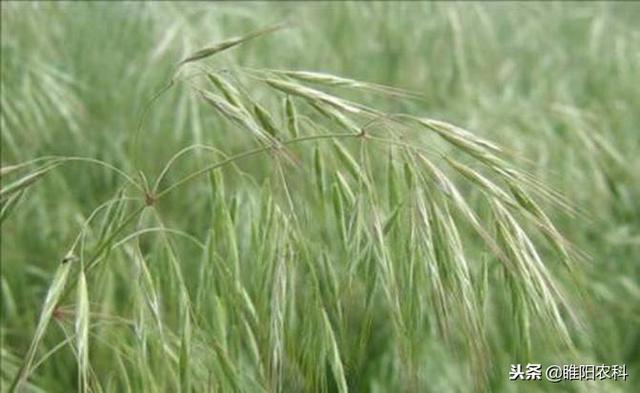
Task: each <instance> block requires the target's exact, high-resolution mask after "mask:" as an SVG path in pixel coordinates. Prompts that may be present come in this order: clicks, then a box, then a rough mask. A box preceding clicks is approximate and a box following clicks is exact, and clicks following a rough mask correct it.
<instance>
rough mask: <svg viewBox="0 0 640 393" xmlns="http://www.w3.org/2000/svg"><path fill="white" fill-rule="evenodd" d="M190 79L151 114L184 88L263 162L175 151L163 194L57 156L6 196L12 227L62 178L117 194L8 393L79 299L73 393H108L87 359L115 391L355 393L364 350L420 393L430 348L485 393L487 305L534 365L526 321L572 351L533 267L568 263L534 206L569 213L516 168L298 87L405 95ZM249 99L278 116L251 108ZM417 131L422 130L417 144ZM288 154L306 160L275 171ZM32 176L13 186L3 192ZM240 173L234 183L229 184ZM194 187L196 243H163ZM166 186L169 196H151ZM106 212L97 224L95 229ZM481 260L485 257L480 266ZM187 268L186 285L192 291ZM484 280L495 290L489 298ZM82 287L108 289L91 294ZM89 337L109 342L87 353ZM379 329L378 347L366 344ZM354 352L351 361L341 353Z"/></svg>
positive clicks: (460, 139) (219, 152) (58, 287)
mask: <svg viewBox="0 0 640 393" xmlns="http://www.w3.org/2000/svg"><path fill="white" fill-rule="evenodd" d="M275 30H276V28H267V29H264V30H259V31H258V32H256V33H250V34H249V35H247V36H244V37H242V38H238V39H232V40H229V41H224V42H222V43H221V44H218V45H214V46H212V47H210V48H207V49H203V50H200V51H197V52H195V53H193V54H191V55H189V56H187V57H186V58H185V59H184V60H183V61H181V62H180V63H178V64H179V67H180V69H185V68H188V67H191V66H195V64H194V63H195V62H197V61H201V60H205V59H207V60H208V59H212V60H213V59H215V57H214V55H216V54H218V53H220V52H221V51H223V50H225V49H228V48H231V47H234V46H236V45H239V44H241V43H243V42H246V41H248V40H249V39H251V38H254V37H257V36H260V35H263V34H266V33H267V32H271V31H275ZM198 70H199V74H198V77H199V78H192V79H189V80H188V81H185V82H182V81H179V79H174V77H173V76H172V78H171V82H170V83H169V84H168V85H167V86H168V88H167V89H164V90H163V91H162V92H161V94H160V95H157V96H155V97H154V98H153V99H152V103H155V102H157V100H159V99H160V97H161V96H162V95H163V94H165V92H166V91H169V90H168V89H171V88H172V87H174V85H177V84H183V85H185V86H186V87H187V88H189V89H191V90H192V91H193V92H194V94H196V96H197V97H199V98H201V99H202V102H203V104H207V105H208V106H207V108H208V109H209V110H211V111H212V112H213V113H214V114H215V115H216V118H217V120H218V123H217V124H218V126H219V127H228V126H230V125H231V126H232V127H233V132H234V133H236V134H237V135H245V134H247V135H248V137H249V138H248V140H249V141H253V142H254V143H255V145H254V146H252V147H251V148H248V149H246V150H243V151H240V152H234V151H232V150H231V149H228V148H226V146H223V145H220V146H212V145H202V144H194V145H190V146H187V147H184V148H181V149H179V150H178V152H177V153H176V154H175V155H174V156H173V157H172V158H171V159H170V160H169V161H168V162H166V163H164V164H163V165H162V166H161V167H160V171H159V174H158V176H156V179H155V180H156V182H155V183H149V182H148V181H147V179H153V178H152V176H151V175H152V174H151V173H146V172H143V171H140V172H138V173H137V176H136V175H132V174H129V173H127V172H126V171H125V170H123V169H120V168H118V167H116V166H113V165H111V164H108V163H106V162H102V161H100V160H97V159H93V158H82V157H60V158H52V159H50V160H49V161H41V162H44V164H40V165H41V166H40V167H38V168H37V169H34V170H33V171H32V172H30V173H29V174H27V175H25V176H24V177H21V178H19V179H18V180H16V181H14V182H12V183H10V184H9V185H8V186H6V187H5V186H3V188H2V191H1V194H0V195H2V200H3V203H6V205H3V216H4V215H5V213H4V211H5V207H6V206H15V200H16V199H15V198H17V197H16V196H15V195H20V193H21V192H23V191H24V190H25V189H26V187H28V186H31V185H32V184H33V183H34V182H35V180H37V179H38V178H40V177H42V176H43V175H45V174H46V173H48V172H50V171H52V170H54V169H57V167H58V166H59V165H60V164H61V163H63V162H74V161H75V162H80V161H83V162H90V163H94V164H98V165H100V167H101V168H103V169H104V168H106V169H108V170H110V171H111V172H115V173H116V174H118V175H119V178H121V180H122V184H121V187H120V188H119V189H118V191H117V193H116V194H115V196H114V197H113V198H111V199H110V201H109V202H107V203H106V204H104V205H103V206H100V207H98V208H97V209H96V210H95V211H94V214H91V215H90V216H89V218H88V219H87V220H86V221H85V224H84V225H83V226H82V228H81V231H80V234H79V235H78V237H77V238H76V239H77V240H76V242H75V243H74V244H73V247H72V249H74V251H75V248H76V247H79V249H80V252H79V254H80V257H79V259H78V260H77V261H75V260H74V261H66V260H65V263H62V264H61V265H60V267H59V268H58V272H57V273H56V275H55V277H54V279H53V281H52V282H51V284H50V289H49V292H48V295H47V296H46V299H45V302H44V305H43V306H42V311H41V312H40V318H39V322H38V323H37V325H36V329H35V333H34V335H33V338H32V341H31V345H30V347H29V349H28V351H27V353H26V355H25V356H24V359H23V364H22V367H21V368H20V369H19V371H18V372H17V373H16V375H15V377H14V379H13V383H12V385H11V386H10V388H9V390H10V391H16V390H17V389H19V387H20V386H21V385H22V384H24V383H25V382H27V381H28V380H29V378H32V377H33V376H32V374H31V372H32V370H33V367H32V366H33V364H34V361H36V359H37V355H38V347H39V346H40V344H41V342H42V341H43V338H44V336H45V334H46V333H47V330H48V329H49V325H50V322H51V320H52V318H53V317H54V312H55V310H56V307H58V306H59V305H60V304H61V302H64V301H72V300H69V299H68V297H69V296H68V294H69V293H72V289H75V291H76V292H75V293H76V300H75V305H76V307H75V311H74V313H75V332H74V334H75V337H76V338H75V340H73V341H72V342H75V346H76V355H77V362H78V382H77V388H78V389H79V390H81V391H91V390H100V389H101V388H103V386H106V385H107V384H108V383H111V382H107V377H105V376H104V375H101V373H100V371H99V370H97V367H96V366H95V365H93V364H92V353H94V352H95V351H96V350H97V351H102V352H104V353H109V354H110V356H111V357H112V358H116V359H117V361H118V364H120V365H121V366H120V370H119V371H117V372H115V371H114V373H115V374H116V375H115V376H113V377H111V378H113V380H115V382H113V385H111V386H115V388H114V389H127V390H134V391H135V390H150V391H168V390H175V389H182V390H183V391H190V390H197V391H201V390H205V389H209V388H211V389H214V390H221V391H289V390H294V391H295V390H300V391H328V390H337V391H339V392H347V391H349V390H350V386H355V385H357V384H358V383H362V382H361V378H363V377H362V375H361V374H362V373H365V372H367V370H366V367H365V366H362V356H361V354H360V353H358V352H362V351H366V350H370V349H371V348H372V347H375V346H377V345H381V346H390V347H393V348H395V349H394V350H392V351H390V352H389V353H391V354H392V355H388V356H393V360H391V362H392V363H393V364H392V365H391V367H393V368H394V372H395V374H396V375H399V376H400V377H399V378H398V381H397V382H396V384H395V385H394V386H396V387H398V388H399V389H408V390H412V389H413V390H416V389H417V390H419V389H420V388H421V386H420V384H421V378H422V376H421V371H420V370H421V367H422V366H421V363H422V360H421V353H420V352H421V350H423V348H417V347H420V340H421V338H423V337H426V336H429V335H437V337H440V338H441V339H442V340H443V341H444V342H446V344H447V345H448V346H449V347H450V348H454V349H456V350H457V351H458V352H459V353H458V354H457V356H458V357H459V358H460V359H465V358H467V359H468V360H466V361H465V362H464V364H465V367H466V368H469V369H470V370H471V372H470V375H471V378H473V385H474V386H475V389H476V390H478V391H481V390H484V389H486V388H487V383H488V382H487V379H488V377H487V375H488V373H489V371H488V370H489V368H490V367H491V359H490V356H489V348H490V347H491V346H492V345H495V344H492V342H491V339H490V333H491V332H490V331H489V329H488V328H487V318H490V317H491V315H487V312H486V311H485V309H484V308H483V307H484V305H486V304H489V303H491V301H492V296H497V297H500V298H507V299H509V300H507V302H508V303H509V304H510V305H511V306H512V310H513V311H512V313H513V318H514V320H517V324H518V325H517V326H518V328H519V329H520V332H519V334H521V336H522V337H520V339H519V340H518V343H517V345H516V347H517V350H518V351H520V352H522V353H529V352H530V351H531V346H532V340H533V338H532V330H533V329H534V326H532V324H531V322H530V321H531V320H532V319H538V320H540V325H542V326H544V327H545V328H546V329H548V330H547V331H548V332H550V333H549V334H550V335H553V336H555V335H557V336H558V338H559V340H558V342H557V345H559V346H561V345H563V346H565V347H566V348H569V349H572V348H573V343H572V338H571V336H570V333H569V328H568V327H567V324H568V322H569V321H568V320H567V318H566V317H565V316H564V315H563V314H564V313H569V312H570V311H571V306H570V303H569V300H568V299H566V298H565V296H564V295H563V291H562V290H561V289H560V285H559V284H558V283H557V282H556V281H555V279H554V277H553V274H552V273H551V270H550V268H549V267H548V263H546V262H545V261H543V259H542V257H541V253H540V252H539V244H545V243H544V239H545V236H546V239H547V241H548V242H550V244H551V246H553V247H555V248H556V249H558V250H559V251H560V253H561V256H562V258H563V260H564V261H565V262H566V263H567V265H570V259H571V257H572V254H571V252H569V250H567V244H568V243H567V242H566V240H564V238H563V237H562V236H561V234H560V232H559V231H558V230H557V229H556V228H555V226H554V225H553V224H552V223H551V220H550V219H549V218H548V216H547V215H546V214H545V213H544V211H543V210H542V208H541V207H540V205H539V204H538V203H537V202H536V201H537V200H551V201H553V202H556V204H557V205H559V206H563V201H562V200H561V199H559V198H556V197H555V194H554V193H553V192H551V191H550V190H549V189H548V188H547V187H545V186H543V185H542V184H541V183H539V182H538V181H536V180H535V179H534V177H533V175H532V174H529V173H526V172H525V171H523V170H521V169H519V168H518V167H517V166H516V165H515V163H514V162H513V161H514V160H512V157H510V156H509V155H508V154H507V153H505V149H503V148H502V147H500V146H498V145H497V144H495V143H493V142H491V141H488V140H486V139H485V138H482V137H479V136H477V135H476V134H474V133H472V132H470V131H466V130H463V129H462V128H460V127H456V126H454V125H452V124H449V123H446V122H443V121H439V120H434V119H429V118H425V117H415V116H410V115H407V114H399V113H393V112H391V111H385V110H384V109H383V108H372V107H370V106H367V105H363V104H359V103H357V102H355V101H354V100H351V99H346V98H343V97H342V96H340V95H339V94H336V93H333V92H331V91H325V90H322V89H321V88H317V87H310V86H308V84H309V83H313V84H316V85H321V86H323V87H326V86H341V87H345V86H346V87H349V88H350V89H351V90H354V91H356V92H367V91H370V90H373V91H376V92H378V93H381V94H383V95H384V96H385V97H387V99H389V100H397V99H398V98H399V97H414V94H412V93H410V92H405V91H403V90H400V89H396V88H392V87H387V86H382V85H378V84H373V83H369V82H361V81H357V80H353V79H345V78H340V77H335V76H331V75H328V74H320V73H313V72H306V71H286V70H269V69H266V70H260V71H259V72H256V71H255V70H247V69H242V68H238V69H236V70H234V72H235V73H236V74H237V76H238V78H234V79H227V78H224V77H222V76H221V75H219V74H217V73H215V72H210V71H208V70H206V69H203V68H200V69H198ZM247 85H250V86H251V87H250V88H247V87H246V86H247ZM254 91H260V92H262V97H263V100H264V97H267V98H268V101H269V103H274V102H275V103H277V104H278V105H277V107H278V110H270V109H269V108H272V107H275V105H272V106H269V105H268V104H267V103H259V102H258V98H257V97H258V95H255V96H251V95H250V93H249V92H254ZM240 92H242V94H241V93H240ZM283 94H284V96H283ZM282 100H284V108H282V105H280V103H281V102H282ZM265 101H267V100H265ZM248 108H251V109H248ZM318 114H320V116H318ZM145 115H146V114H145ZM143 116H144V115H143ZM225 121H226V122H225ZM285 129H286V130H288V132H286V133H285V132H283V130H285ZM425 130H429V131H433V132H432V133H429V135H426V136H425ZM241 133H245V134H241ZM229 135H235V134H229ZM143 136H144V134H143V133H140V135H138V133H136V134H135V136H134V138H139V137H143ZM248 143H250V142H248ZM445 144H448V145H447V147H446V148H445V147H444V145H445ZM134 146H135V145H134ZM436 146H437V147H436ZM445 149H446V150H445ZM199 150H204V151H206V152H208V153H213V154H212V156H213V157H214V158H216V159H214V160H212V161H208V160H205V162H202V161H200V160H194V162H196V163H197V164H198V167H197V168H196V169H192V170H191V171H190V172H188V173H187V174H185V175H183V176H182V177H179V178H177V179H175V178H173V177H170V176H169V175H168V173H169V169H170V168H171V167H172V166H173V165H174V164H175V163H176V162H177V160H178V158H182V157H185V156H187V155H188V154H190V153H192V152H194V151H199ZM283 152H284V154H286V157H298V159H291V160H289V161H287V162H286V163H288V164H290V165H288V166H287V165H283V162H282V160H281V157H282V154H283ZM137 153H138V152H134V154H137ZM269 153H271V155H269ZM379 156H381V157H385V156H388V157H389V159H388V160H379V159H378V157H379ZM262 157H265V159H264V160H263V161H261V163H262V164H261V165H264V166H268V167H273V168H275V169H274V170H273V176H272V177H271V178H269V179H268V180H265V181H260V180H259V179H258V176H257V175H254V174H252V173H251V172H250V171H248V172H245V171H243V169H241V168H240V166H241V164H242V162H243V161H245V160H247V159H249V158H253V159H259V158H262ZM385 162H386V168H385ZM24 168H25V167H23V166H22V165H21V164H18V165H15V166H10V167H7V168H4V169H3V171H2V172H3V176H9V175H11V174H12V173H14V172H16V171H18V170H22V169H24ZM399 168H402V170H399ZM385 169H386V171H385ZM231 171H234V172H232V173H234V174H235V175H234V176H233V183H232V185H228V184H227V185H226V184H225V183H224V182H225V175H226V177H227V178H228V177H229V176H228V173H229V172H231ZM311 173H313V175H308V174H311ZM381 174H382V175H381ZM205 176H209V179H208V180H209V186H210V198H209V200H208V201H207V202H206V204H205V207H206V211H207V212H208V213H209V214H210V215H211V217H210V220H208V221H207V232H206V233H205V234H203V233H195V234H194V233H190V232H191V229H192V228H172V227H170V226H169V225H168V224H166V223H165V218H164V217H163V203H169V202H168V200H169V199H170V196H171V195H175V194H179V193H186V192H187V190H188V189H189V187H195V186H194V185H193V182H194V181H195V180H206V178H205ZM163 180H166V181H167V182H169V184H168V185H166V186H164V187H161V186H162V181H163ZM150 184H154V186H153V187H151V186H150ZM239 184H240V185H239ZM507 190H510V191H507ZM32 192H36V191H32ZM131 193H134V194H131ZM472 193H478V194H479V195H481V196H482V198H483V202H482V203H484V205H480V206H484V207H486V208H487V211H488V213H486V212H485V214H483V212H482V211H480V209H474V208H472V207H471V206H474V205H473V204H472V203H471V202H470V201H469V198H470V195H472ZM202 199H206V198H204V197H203V198H202ZM125 201H126V202H127V203H125ZM7 209H8V207H7ZM100 214H102V215H103V216H102V217H103V221H102V225H97V224H94V223H93V219H94V218H97V217H99V216H100ZM203 214H204V213H203ZM530 224H533V225H530ZM467 228H471V229H473V231H475V233H478V234H479V235H480V237H481V240H482V241H481V242H477V241H475V240H474V238H473V236H471V235H470V234H469V231H467ZM538 235H542V237H541V238H540V239H539V236H538ZM78 239H79V240H78ZM185 239H186V240H188V241H184V240H185ZM183 241H184V244H183ZM478 243H480V244H478ZM194 245H195V246H194ZM338 245H339V246H338ZM478 248H480V250H482V252H483V253H484V252H485V251H486V252H487V254H486V255H484V256H483V258H484V259H485V260H487V262H485V264H484V265H482V266H480V264H478V263H476V262H477V260H478V258H479V257H478ZM194 256H195V257H194ZM194 260H195V261H199V263H198V264H194V263H193V261H194ZM118 263H119V264H120V266H114V265H117V264H118ZM76 267H77V269H76ZM189 269H197V273H193V272H192V274H189V275H187V274H186V272H187V271H189ZM489 271H491V273H489ZM73 278H75V279H73ZM123 278H125V280H122V279H123ZM70 279H71V280H70ZM194 279H195V282H194V281H192V280H194ZM103 280H104V281H103ZM118 280H119V281H120V283H119V284H115V282H116V281H118ZM122 281H124V282H122ZM489 281H492V283H495V284H496V286H495V287H492V288H489V287H490V286H489V284H488V282H489ZM90 283H95V284H103V285H104V287H103V288H102V289H101V290H100V291H98V290H96V291H95V292H93V291H90V289H91V288H92V287H91V285H90ZM116 287H117V288H118V290H119V291H123V293H126V294H127V295H129V296H130V299H131V301H130V304H124V305H121V306H119V307H118V308H114V309H112V310H108V311H109V312H113V313H122V314H121V315H117V317H118V318H122V319H124V321H125V322H124V323H122V324H123V325H125V327H133V329H132V330H133V331H130V330H126V329H122V327H121V326H120V327H117V326H116V327H107V326H102V325H103V324H107V322H108V321H109V319H110V318H111V317H114V316H106V317H105V316H103V315H98V314H95V313H94V312H93V311H92V309H94V308H95V307H92V306H91V304H90V303H89V296H90V292H91V298H92V299H95V301H96V302H98V303H99V302H100V296H104V297H105V298H106V297H107V296H110V295H112V294H113V292H115V291H116ZM477 288H482V290H477ZM490 292H491V293H490ZM504 293H509V295H504ZM494 307H497V306H495V305H494ZM94 320H97V322H96V323H98V324H100V325H101V327H100V328H101V329H104V330H105V331H107V332H109V334H105V335H104V336H100V337H99V338H98V337H94V335H93V334H92V330H94V329H97V328H95V327H93V325H92V324H91V323H92V321H94ZM387 320H388V321H390V322H389V323H386V324H384V325H385V330H384V331H381V332H376V331H375V329H374V327H373V326H374V325H375V324H383V323H384V322H385V321H387ZM120 322H122V321H120ZM570 322H571V323H573V322H574V321H570ZM123 330H126V331H125V333H123V335H122V336H120V337H116V336H117V333H122V332H123ZM376 334H379V335H380V336H378V337H374V336H375V335H376ZM353 343H357V346H359V349H358V351H353V352H352V351H350V345H354V344H353ZM70 345H71V344H70ZM94 347H97V348H95V349H94ZM89 349H91V351H90V350H89ZM354 353H357V355H355V356H354V355H353V354H354ZM380 362H381V363H380V364H387V365H388V362H389V361H388V360H380ZM385 362H387V363H385ZM103 367H104V366H103ZM93 373H95V374H97V376H96V377H93V376H92V374H93ZM158 374H160V375H162V376H161V377H159V376H158ZM334 388H335V389H334Z"/></svg>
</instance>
